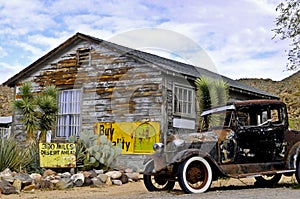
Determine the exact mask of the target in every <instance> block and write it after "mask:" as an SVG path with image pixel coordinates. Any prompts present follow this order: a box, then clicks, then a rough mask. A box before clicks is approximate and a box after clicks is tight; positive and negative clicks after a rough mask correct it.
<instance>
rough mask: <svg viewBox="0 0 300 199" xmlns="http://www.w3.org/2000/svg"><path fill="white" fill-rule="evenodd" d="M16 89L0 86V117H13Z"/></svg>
mask: <svg viewBox="0 0 300 199" xmlns="http://www.w3.org/2000/svg"><path fill="white" fill-rule="evenodd" d="M13 91H14V89H13V88H9V87H7V86H0V117H3V116H11V115H12V107H11V103H12V101H13V99H14V92H13Z"/></svg>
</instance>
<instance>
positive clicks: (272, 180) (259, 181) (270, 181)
mask: <svg viewBox="0 0 300 199" xmlns="http://www.w3.org/2000/svg"><path fill="white" fill-rule="evenodd" d="M280 179H281V174H275V175H263V176H258V177H255V180H256V182H255V184H256V185H258V186H263V187H273V186H274V185H276V184H277V183H278V182H279V181H280Z"/></svg>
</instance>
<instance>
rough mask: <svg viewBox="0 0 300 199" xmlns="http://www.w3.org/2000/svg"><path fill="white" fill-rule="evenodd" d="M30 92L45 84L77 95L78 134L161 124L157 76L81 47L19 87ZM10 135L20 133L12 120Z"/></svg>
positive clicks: (101, 49) (123, 57)
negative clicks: (98, 126)
mask: <svg viewBox="0 0 300 199" xmlns="http://www.w3.org/2000/svg"><path fill="white" fill-rule="evenodd" d="M28 80H31V81H33V82H34V89H35V91H40V90H41V89H42V88H43V87H44V86H46V85H49V84H54V85H56V87H57V88H59V89H72V88H81V89H82V114H81V120H82V125H81V126H82V130H93V128H94V126H93V124H94V123H95V122H98V121H100V122H120V121H126V122H130V121H161V120H162V119H163V118H162V114H161V113H162V105H163V101H162V99H163V98H162V90H163V88H162V75H161V72H160V71H158V70H157V69H154V68H153V67H151V66H149V65H147V64H145V63H143V62H141V61H137V60H135V59H133V58H131V57H130V56H128V55H127V54H126V53H125V54H122V53H120V52H117V51H115V50H114V49H110V48H109V46H102V45H101V44H100V45H97V44H94V43H92V44H91V43H89V42H87V41H85V42H81V43H78V44H76V45H73V46H72V48H70V49H69V50H67V51H66V52H64V53H63V54H60V55H57V57H56V58H53V59H52V60H49V61H48V62H46V63H44V65H43V66H41V67H40V69H39V70H38V71H36V72H35V73H34V74H33V75H31V76H30V77H28V78H27V79H26V80H25V81H28ZM15 118H16V121H15V132H21V131H22V128H21V126H22V125H20V121H19V117H18V116H16V117H15Z"/></svg>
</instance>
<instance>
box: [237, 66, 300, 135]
mask: <svg viewBox="0 0 300 199" xmlns="http://www.w3.org/2000/svg"><path fill="white" fill-rule="evenodd" d="M238 81H240V82H243V83H245V84H247V85H249V86H252V87H254V88H257V89H260V90H263V91H266V92H268V93H271V94H273V95H276V96H278V97H280V99H281V100H282V101H283V102H285V103H286V104H287V107H288V113H289V117H290V121H291V126H292V127H294V128H297V129H300V71H298V72H296V73H294V74H293V75H291V76H290V77H288V78H285V79H283V80H281V81H273V80H271V79H255V78H250V79H239V80H238Z"/></svg>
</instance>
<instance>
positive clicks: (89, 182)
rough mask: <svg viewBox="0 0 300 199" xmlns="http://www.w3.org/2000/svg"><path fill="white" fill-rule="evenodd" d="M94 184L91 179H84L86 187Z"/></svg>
mask: <svg viewBox="0 0 300 199" xmlns="http://www.w3.org/2000/svg"><path fill="white" fill-rule="evenodd" d="M92 184H93V181H92V180H91V178H84V183H83V185H84V186H90V185H92Z"/></svg>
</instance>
